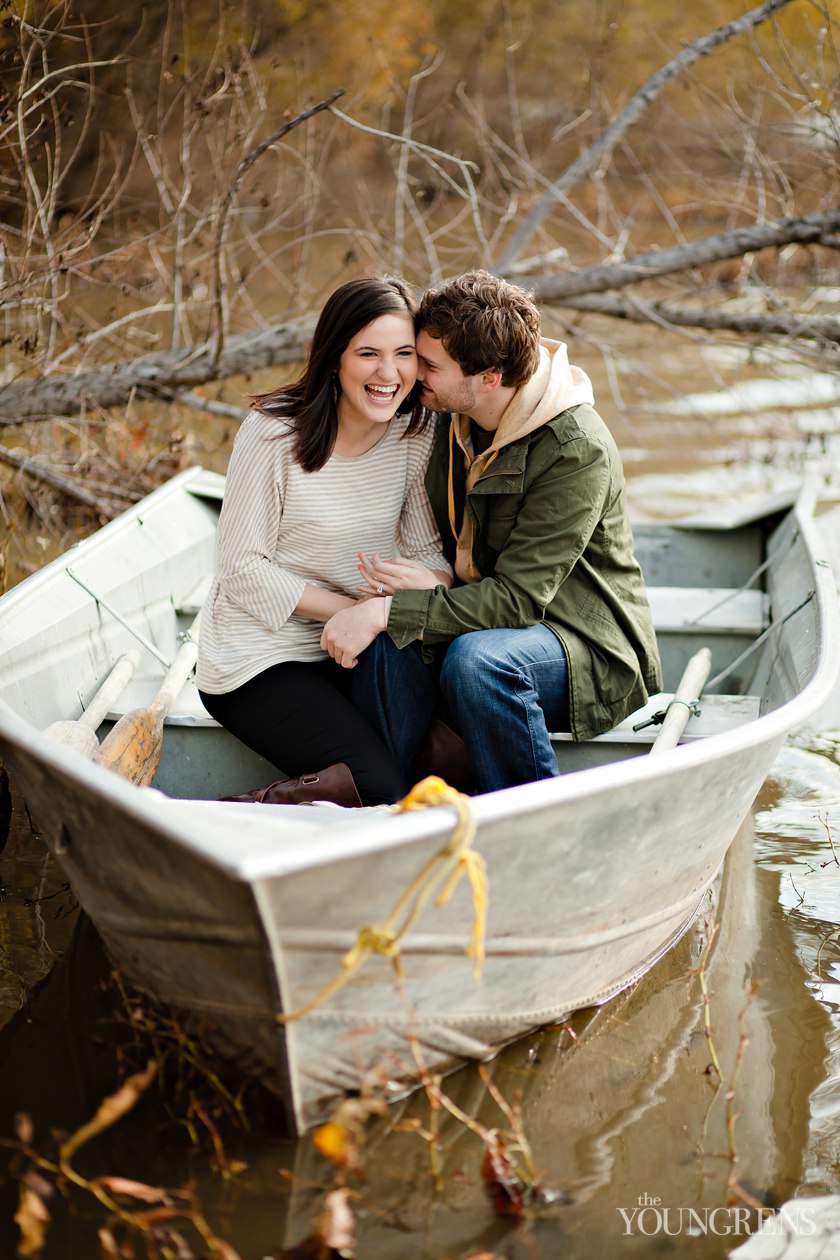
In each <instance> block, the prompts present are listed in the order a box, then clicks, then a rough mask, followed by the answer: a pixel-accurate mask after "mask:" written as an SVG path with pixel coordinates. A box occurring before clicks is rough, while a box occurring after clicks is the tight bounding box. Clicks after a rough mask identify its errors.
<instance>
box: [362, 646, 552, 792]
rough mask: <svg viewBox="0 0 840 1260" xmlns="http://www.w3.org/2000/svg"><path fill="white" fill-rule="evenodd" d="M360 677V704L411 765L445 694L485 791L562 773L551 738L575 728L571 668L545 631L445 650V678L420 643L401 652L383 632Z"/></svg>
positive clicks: (392, 748) (364, 659)
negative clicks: (572, 725)
mask: <svg viewBox="0 0 840 1260" xmlns="http://www.w3.org/2000/svg"><path fill="white" fill-rule="evenodd" d="M354 673H355V675H356V676H355V677H354V679H353V683H354V686H353V700H354V703H355V704H356V705H357V707H358V708H360V709H361V710H362V711H363V712H364V713H365V715H366V717H367V718H368V721H369V722H370V723H371V724H372V725H373V726H374V727H375V728H376V729H377V730H378V731H379V732H380V733H381V734H382V737H383V739H384V741H385V744H386V745H387V747H388V749H389V751H390V752H391V754H392V756H393V757H394V759H395V760H396V761H397V762H398V763H399V764H400V765H402V766H404V767H410V765H411V762H412V761H413V759H414V757H415V756H416V754H417V752H418V750H419V748H420V745H421V743H422V741H423V737H424V735H425V733H426V731H427V729H428V727H429V723H430V722H431V720H432V717H433V716H434V713H435V709H436V706H437V701H438V696H441V697H442V698H443V700H444V701H445V703H446V707H447V709H448V710H449V714H450V715H451V719H452V724H453V726H454V727H455V729H456V730H457V731H458V733H459V734H460V735H461V737H462V739H463V740H464V743H465V745H466V748H467V752H468V753H469V755H470V758H471V760H472V763H473V766H474V768H475V773H476V789H477V791H479V792H494V791H496V790H497V789H498V788H504V787H512V786H514V784H517V783H530V782H533V781H534V780H536V779H548V778H551V777H552V776H553V775H555V774H557V763H556V760H555V757H554V752H553V750H552V747H551V741H550V739H549V738H548V732H549V731H550V730H568V727H569V669H568V662H567V660H566V653H565V651H564V650H563V645H562V643H561V642H560V640H559V639H558V638H557V636H556V635H554V634H552V632H551V631H550V630H549V629H548V628H547V627H546V626H543V625H537V626H524V627H521V628H517V629H512V630H506V629H500V630H475V631H473V632H472V633H470V634H463V635H460V636H459V637H458V638H457V639H453V640H452V642H451V643H450V644H449V645H448V647H447V648H446V652H445V655H444V657H443V663H442V665H441V667H440V674H439V677H437V676H436V673H435V670H434V669H432V668H431V667H430V666H428V665H426V664H424V662H423V660H422V659H421V656H420V651H419V647H418V646H417V645H416V644H410V645H409V646H408V647H407V648H403V649H401V650H400V649H398V648H396V647H395V646H394V644H393V643H392V641H391V640H390V639H389V638H388V636H387V635H386V634H381V635H379V636H378V638H377V639H376V640H375V641H374V642H373V643H372V644H371V646H370V647H369V648H368V649H367V651H366V652H364V653H363V654H362V656H361V657H360V658H359V664H358V665H357V666H356V670H355V671H354Z"/></svg>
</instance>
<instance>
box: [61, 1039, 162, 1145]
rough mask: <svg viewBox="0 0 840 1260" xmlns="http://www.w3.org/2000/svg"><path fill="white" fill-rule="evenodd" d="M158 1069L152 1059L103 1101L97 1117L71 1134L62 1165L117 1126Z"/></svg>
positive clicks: (146, 1087)
mask: <svg viewBox="0 0 840 1260" xmlns="http://www.w3.org/2000/svg"><path fill="white" fill-rule="evenodd" d="M157 1070H158V1067H157V1064H156V1063H155V1061H154V1059H150V1060H149V1062H148V1063H147V1064H146V1067H145V1069H144V1070H143V1071H142V1072H136V1073H135V1074H134V1075H133V1076H129V1077H128V1079H127V1080H126V1081H124V1082H123V1084H122V1085H121V1086H120V1088H119V1089H118V1090H117V1092H116V1093H115V1094H111V1095H110V1096H109V1097H108V1098H105V1099H103V1101H102V1102H101V1103H100V1104H99V1107H98V1108H97V1110H96V1115H95V1116H94V1117H93V1119H92V1120H89V1121H88V1122H87V1124H83V1125H82V1127H81V1128H80V1129H77V1130H76V1132H75V1133H71V1134H70V1137H69V1138H68V1139H67V1141H66V1142H64V1143H63V1144H62V1146H61V1149H60V1151H59V1160H60V1162H61V1163H62V1164H66V1163H67V1162H68V1161H69V1160H70V1159H71V1158H72V1156H73V1154H74V1152H75V1151H77V1150H78V1148H79V1147H80V1146H83V1145H84V1143H85V1142H89V1141H90V1139H91V1138H93V1137H96V1135H97V1134H98V1133H101V1132H102V1131H103V1129H108V1128H110V1126H111V1125H112V1124H116V1122H117V1121H118V1120H120V1119H121V1118H122V1117H123V1116H124V1115H125V1114H126V1112H128V1111H131V1109H132V1107H133V1106H134V1105H135V1103H136V1102H137V1100H138V1098H139V1097H140V1096H141V1094H142V1093H143V1092H144V1090H146V1089H148V1087H149V1085H150V1084H151V1082H152V1080H153V1079H154V1076H155V1074H156V1073H157Z"/></svg>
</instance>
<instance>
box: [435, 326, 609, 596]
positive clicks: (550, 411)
mask: <svg viewBox="0 0 840 1260" xmlns="http://www.w3.org/2000/svg"><path fill="white" fill-rule="evenodd" d="M594 401H595V397H594V394H593V392H592V382H591V381H590V379H589V377H588V376H587V375H586V373H585V372H584V371H583V369H582V368H579V367H575V366H574V364H571V363H570V362H569V352H568V348H567V346H566V343H565V342H564V341H550V340H549V339H548V338H547V337H544V338H542V341H541V345H540V362H539V366H538V368H537V370H536V372H535V373H534V375H533V376H532V377H531V379H530V380H529V381H527V382H526V383H525V384H524V385H522V386H521V387H520V388H519V389H518V390H517V391H516V393H515V394H514V395H513V397H512V398H511V400H510V402H509V403H508V405H507V407H506V408H505V410H504V411H503V412H502V417H501V420H500V421H499V425H498V428H497V429H496V432H495V434H494V435H493V441H492V442H491V443H490V445H489V446H488V448H487V450H486V451H482V452H481V454H480V455H476V454H474V453H473V447H472V437H471V431H470V418H469V416H463V415H457V416H453V417H452V423H451V426H450V430H449V487H450V494H449V514H450V521H451V522H452V526H453V532H454V528H455V526H454V521H453V520H452V518H453V516H454V497H453V493H452V460H453V457H454V451H453V449H452V439H453V437H454V439H455V441H456V442H457V443H458V445H459V446H460V448H461V450H462V451H463V453H464V459H465V460H466V465H467V491H468V492H469V491H470V490H471V489H472V488H473V486H474V485H475V483H476V482H477V481H478V479H479V477H480V476H481V475H482V473H484V472H486V471H487V469H488V468H489V466H490V464H492V462H493V460H494V459H495V458H496V456H497V455H498V453H499V451H500V450H502V448H503V447H505V446H509V445H510V444H511V442H515V441H517V439H518V438H521V437H525V435H526V434H528V433H532V432H533V431H534V429H539V428H541V427H542V426H543V425H544V424H547V423H548V422H549V420H553V419H554V417H555V416H559V414H560V412H561V411H566V410H568V408H569V407H577V406H578V405H579V404H580V403H590V404H591V403H594ZM472 543H473V530H472V522H471V521H470V518H469V513H468V512H466V511H465V512H464V520H463V524H462V526H461V531H460V534H459V535H458V545H457V549H456V553H455V572H456V574H457V575H458V577H459V578H460V579H461V581H462V582H477V581H478V580H479V578H480V577H481V574H480V573H479V572H478V570H477V569H476V567H475V565H474V564H473V559H472Z"/></svg>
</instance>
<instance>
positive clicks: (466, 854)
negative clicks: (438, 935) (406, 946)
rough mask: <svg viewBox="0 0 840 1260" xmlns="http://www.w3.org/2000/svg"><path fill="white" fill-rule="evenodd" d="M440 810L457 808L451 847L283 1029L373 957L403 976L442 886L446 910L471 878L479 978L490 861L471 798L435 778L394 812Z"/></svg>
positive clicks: (473, 951)
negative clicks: (404, 952) (415, 936)
mask: <svg viewBox="0 0 840 1260" xmlns="http://www.w3.org/2000/svg"><path fill="white" fill-rule="evenodd" d="M436 805H451V806H452V807H453V809H454V810H455V813H456V814H457V821H456V823H455V829H454V831H453V832H452V835H451V836H450V837H449V841H448V842H447V844H445V845H444V847H443V848H442V849H440V850H439V851H438V852H437V853H435V854H434V855H433V857H431V858H429V861H428V862H427V863H426V865H425V866H424V867H423V869H422V871H420V873H419V875H417V876H415V878H414V879H413V880H412V881H411V883H410V884H409V886H408V888H407V889H406V890H405V892H404V893H403V894H402V896H401V897H400V898H399V900H398V901H397V903H396V905H395V906H394V908H393V910H392V911H391V913H390V914H389V915H388V917H387V919H386V920H385V922H384V923H383V924H382V926H381V927H373V926H370V925H367V926H365V927H363V928H360V929H359V932H358V935H357V937H356V940H355V943H354V944H353V945H352V946H351V947H350V949H348V951H347V953H346V954H345V955H344V957H343V958H342V960H341V968H340V970H339V972H338V975H336V976H334V977H333V979H332V980H330V982H329V983H328V984H326V985H325V986H324V988H323V989H321V991H320V993H318V994H316V995H315V997H313V998H312V999H311V1000H310V1001H309V1002H307V1003H306V1004H305V1005H304V1006H300V1007H298V1009H297V1010H296V1011H290V1012H289V1013H288V1014H280V1015H278V1016H277V1019H278V1021H279V1022H280V1023H281V1024H288V1023H291V1021H292V1020H294V1019H300V1018H301V1017H302V1016H304V1015H308V1014H309V1012H310V1011H313V1010H315V1008H316V1007H318V1006H321V1005H323V1003H324V1002H326V1001H327V1000H328V998H331V997H332V995H333V994H334V993H336V992H337V991H338V990H339V989H341V988H342V987H343V986H344V985H345V984H346V983H347V981H348V980H349V979H350V977H351V976H352V975H354V974H355V972H357V971H358V970H359V968H360V967H361V966H362V964H363V963H364V962H365V961H366V960H367V959H368V958H369V957H370V956H371V954H381V955H383V956H384V957H386V958H390V959H392V961H393V964H394V968H395V970H396V971H397V972H398V973H399V971H400V945H399V943H400V941H401V939H402V938H403V936H405V934H406V933H407V932H408V931H409V930H410V929H411V928H412V927H413V926H414V924H415V923H416V922H417V920H418V918H419V917H420V915H421V913H422V912H423V909H424V907H425V906H426V904H427V903H428V901H429V899H430V898H431V897H432V895H433V894H434V893H435V892H436V891H437V889H438V888H439V887H440V885H441V884H443V887H442V888H440V891H439V892H438V893H437V897H436V898H435V905H436V906H443V905H445V904H446V902H447V901H448V900H449V898H450V897H451V896H452V893H453V892H454V890H455V887H456V885H457V883H458V880H459V879H460V878H461V876H462V875H463V874H466V876H467V878H468V879H469V881H470V887H471V889H472V901H473V926H472V933H471V936H470V944H469V946H468V947H467V951H466V952H467V956H468V957H469V958H472V960H473V974H474V975H475V976H476V978H478V976H480V974H481V964H482V962H483V961H484V933H485V926H486V922H487V899H488V885H487V867H486V865H485V862H484V858H483V857H482V856H481V854H480V853H477V852H476V851H475V849H473V848H472V842H473V840H474V838H475V820H474V818H473V816H472V811H471V809H470V801H469V797H468V796H464V795H463V793H461V792H457V791H456V790H455V788H451V787H450V786H449V784H448V783H444V781H443V779H439V778H437V776H435V775H430V776H429V777H428V778H427V779H421V781H420V782H419V783H416V784H415V785H414V787H413V788H412V789H411V791H410V792H409V793H408V795H407V796H405V797H403V799H402V800H401V801H398V803H397V804H396V805H395V806H394V809H395V812H397V813H406V812H408V811H409V810H414V809H428V808H430V807H433V806H436Z"/></svg>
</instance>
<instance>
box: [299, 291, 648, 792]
mask: <svg viewBox="0 0 840 1260" xmlns="http://www.w3.org/2000/svg"><path fill="white" fill-rule="evenodd" d="M416 323H417V330H418V332H417V354H418V360H419V377H420V379H421V381H422V382H423V395H422V397H423V402H424V403H425V405H426V406H427V407H429V408H430V409H432V410H434V411H438V412H442V413H449V414H445V415H443V416H441V417H440V419H439V429H438V434H437V441H436V445H435V449H434V451H433V453H432V458H431V462H430V465H429V471H428V475H427V480H426V487H427V491H428V494H429V500H430V503H431V506H432V510H433V512H434V514H435V517H436V519H437V522H438V526H439V529H440V531H441V536H442V538H443V541H444V550H445V551H446V552H447V556H448V558H449V559H450V561H451V562H452V564H453V567H454V569H455V574H456V583H455V585H454V586H453V587H452V588H451V589H449V588H447V587H446V586H444V585H441V584H440V583H439V581H436V580H435V578H434V576H433V575H423V574H421V575H420V576H419V578H418V579H417V585H418V586H421V587H422V589H402V587H404V586H405V585H406V583H408V582H410V581H412V578H411V575H410V574H408V573H406V571H405V569H404V568H401V566H400V564H399V562H397V563H396V564H392V565H390V566H389V565H388V564H387V563H381V562H375V561H372V562H369V563H368V564H367V567H366V569H365V570H364V572H365V576H366V577H367V579H368V582H369V583H370V588H371V590H374V591H379V592H380V593H381V592H382V591H383V589H384V590H385V591H389V590H393V592H394V593H393V595H389V596H388V597H387V598H383V599H370V600H366V601H364V602H362V603H360V604H358V605H356V606H355V607H354V608H351V609H345V610H343V611H342V612H341V613H338V614H337V615H336V616H335V617H333V618H332V620H331V621H330V622H328V623H327V625H326V627H325V629H324V636H323V639H322V645H323V646H324V647H325V648H326V650H327V651H328V652H329V653H330V655H331V656H333V657H334V659H335V660H337V661H338V662H339V663H340V664H342V665H345V666H347V667H354V666H356V665H357V664H358V668H360V669H362V670H364V671H365V674H366V675H367V682H368V684H369V686H368V691H369V694H370V709H369V712H368V716H369V718H370V720H371V721H372V722H374V723H375V724H376V725H377V726H378V727H379V728H380V729H381V730H382V733H383V735H384V736H385V739H386V742H388V744H389V746H390V747H391V750H392V751H393V752H394V754H395V755H396V756H397V757H398V758H401V759H402V763H403V764H404V765H406V766H408V765H409V764H410V760H411V758H412V757H413V755H414V754H415V753H416V751H417V749H418V747H419V745H420V742H421V741H422V738H423V735H424V734H425V731H426V729H427V728H428V726H429V723H430V721H431V719H432V715H433V713H434V711H435V704H436V700H437V688H438V687H439V689H440V694H441V695H442V697H443V699H444V701H445V703H446V705H447V707H448V710H449V714H450V715H451V720H452V723H453V725H454V726H455V727H456V728H457V730H458V732H459V733H460V735H461V736H462V737H463V740H464V742H465V744H466V748H467V751H468V753H469V756H470V758H471V760H472V763H473V766H474V769H475V786H476V788H477V790H478V791H480V792H488V791H493V790H495V789H497V788H502V787H508V786H512V785H513V784H517V783H525V782H529V781H531V780H535V779H543V778H548V777H550V776H552V775H554V774H556V773H557V767H556V762H555V758H554V753H553V751H552V747H551V741H550V739H549V732H550V731H551V730H571V732H572V734H573V736H574V738H575V739H588V738H591V737H592V736H594V735H597V734H599V733H600V732H601V731H604V730H608V729H609V728H610V727H612V726H615V725H616V723H618V722H620V721H621V720H622V719H623V718H625V717H626V716H627V715H628V714H629V713H632V712H633V710H635V709H637V708H639V707H640V706H641V705H642V704H644V703H645V701H646V700H647V698H648V693H649V692H652V691H657V690H659V688H660V686H661V682H660V667H659V658H658V655H657V649H656V639H655V635H654V631H653V626H652V623H651V617H650V608H649V605H648V601H647V597H646V594H645V589H644V582H643V579H642V575H641V571H640V569H639V566H638V563H637V562H636V559H635V557H634V554H633V539H632V534H631V531H630V526H629V523H628V519H627V511H626V503H625V494H624V475H623V471H622V467H621V461H620V458H619V455H618V451H617V448H616V446H615V442H614V441H613V438H612V436H611V434H610V432H609V430H608V429H607V427H606V425H605V424H604V422H603V421H602V420H601V418H600V416H599V415H598V414H597V412H596V411H595V410H594V407H593V395H592V387H591V384H590V381H589V379H588V377H587V376H586V375H585V373H584V372H582V371H581V370H580V369H579V368H575V367H572V366H571V365H570V364H569V362H568V358H567V352H566V347H565V345H564V344H563V343H562V342H552V341H548V340H545V339H541V337H540V316H539V311H538V310H537V308H536V306H535V305H534V303H533V301H532V300H531V298H530V296H529V295H528V294H527V293H526V292H525V291H524V290H523V289H520V288H519V287H518V286H516V285H512V284H508V283H507V282H506V281H504V280H500V279H498V278H496V277H495V276H492V275H490V274H489V273H488V272H485V271H474V272H469V273H467V274H466V275H464V276H461V277H460V278H459V279H457V280H454V281H452V282H451V283H449V284H446V285H443V286H442V287H440V288H438V289H432V290H430V291H429V292H428V293H427V294H426V295H425V297H424V298H423V300H422V302H421V305H420V310H419V313H418V316H417V321H416ZM383 631H384V633H383ZM438 645H440V646H438ZM431 649H435V651H436V652H437V655H438V657H440V655H441V654H442V661H439V666H440V672H439V676H437V675H436V673H435V671H434V670H433V669H432V668H430V667H429V665H428V664H427V663H425V662H426V661H427V660H428V659H429V657H430V656H431V655H432V653H431V651H430V650H431Z"/></svg>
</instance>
